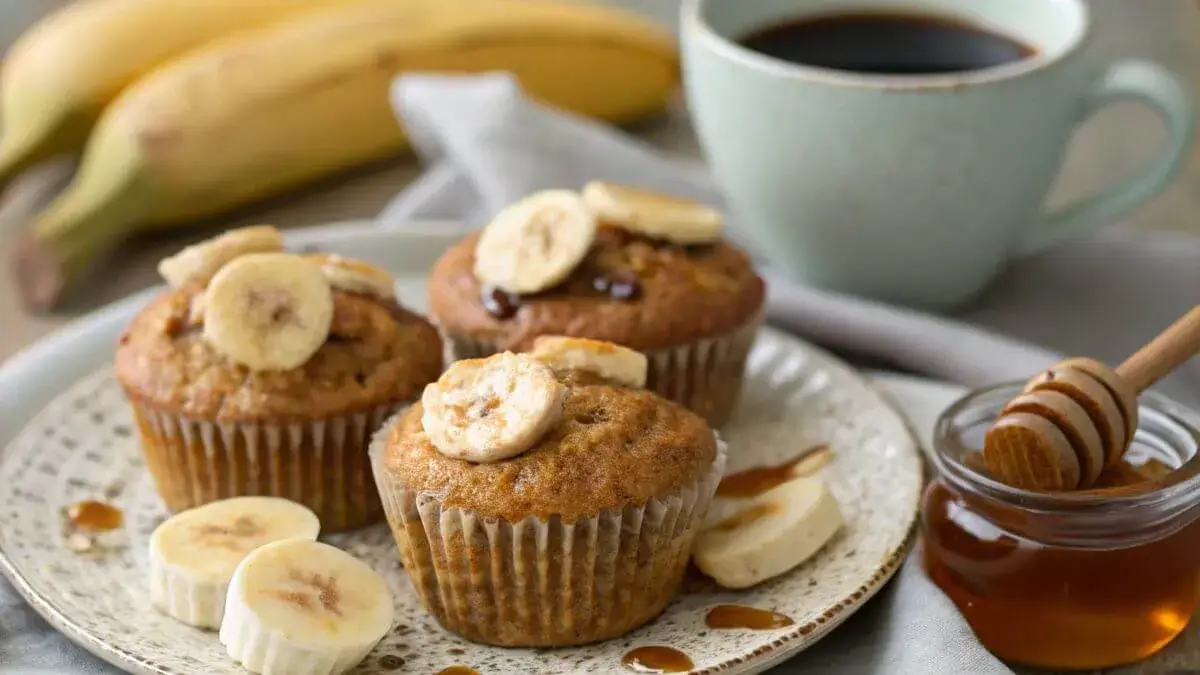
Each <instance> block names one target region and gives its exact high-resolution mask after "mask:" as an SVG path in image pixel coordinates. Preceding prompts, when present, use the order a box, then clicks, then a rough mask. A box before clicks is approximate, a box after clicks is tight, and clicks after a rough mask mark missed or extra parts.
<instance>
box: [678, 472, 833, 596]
mask: <svg viewBox="0 0 1200 675" xmlns="http://www.w3.org/2000/svg"><path fill="white" fill-rule="evenodd" d="M841 527H842V512H841V510H839V509H838V504H837V501H836V500H835V499H834V498H833V495H832V494H831V493H830V492H829V488H828V487H827V486H826V485H825V482H824V481H823V480H821V479H820V478H818V477H816V476H805V477H801V478H795V479H793V480H790V481H788V482H786V483H784V484H783V485H780V486H778V487H776V488H773V489H771V490H768V491H766V492H764V493H762V494H760V495H757V496H755V497H753V498H751V499H747V500H744V503H743V504H739V508H738V509H737V510H736V511H734V512H733V513H732V514H731V515H728V516H726V517H725V518H723V519H721V520H719V521H717V522H716V523H713V524H711V525H708V526H706V528H705V529H704V530H703V531H702V532H701V533H700V536H699V537H697V539H696V548H695V551H694V552H693V554H692V557H693V560H694V561H695V563H696V566H697V567H699V568H700V571H702V572H704V573H705V574H707V575H708V576H710V577H712V578H713V579H715V580H716V582H717V583H718V584H720V585H722V586H724V587H726V588H747V587H750V586H753V585H755V584H758V583H761V582H763V581H766V580H767V579H770V578H772V577H775V576H778V575H780V574H783V573H784V572H786V571H788V570H790V569H792V568H793V567H796V566H797V565H799V564H800V563H802V562H804V561H805V560H808V559H809V558H810V557H812V556H813V555H814V554H815V553H816V552H817V551H819V550H820V549H821V547H822V546H824V545H825V543H826V542H827V541H829V540H830V539H831V538H832V537H833V535H834V534H836V533H837V531H838V530H839V529H841Z"/></svg>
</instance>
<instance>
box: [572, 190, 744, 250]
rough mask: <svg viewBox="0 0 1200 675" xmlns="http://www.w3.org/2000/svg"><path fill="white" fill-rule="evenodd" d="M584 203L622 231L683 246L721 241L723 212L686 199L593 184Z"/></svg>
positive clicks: (584, 196) (584, 193)
mask: <svg viewBox="0 0 1200 675" xmlns="http://www.w3.org/2000/svg"><path fill="white" fill-rule="evenodd" d="M583 201H584V203H586V204H587V205H588V206H589V207H591V209H592V210H593V211H595V212H596V215H597V216H599V217H600V219H601V220H602V221H603V222H605V223H607V224H610V225H615V226H616V227H619V228H621V229H623V230H628V231H630V232H636V233H638V234H643V235H645V236H647V237H650V238H652V239H662V240H665V241H669V242H671V243H673V244H681V245H684V246H687V245H692V244H710V243H712V242H714V241H716V240H717V239H719V238H720V237H721V229H722V227H723V226H724V218H723V217H722V216H721V212H720V211H718V210H716V209H714V208H711V207H708V206H705V205H703V204H699V203H696V202H693V201H688V200H686V199H681V198H679V197H675V196H672V195H667V194H662V193H660V192H652V191H650V190H643V189H641V188H635V187H629V186H627V185H616V184H614V183H604V182H600V181H593V182H591V183H588V184H587V185H585V186H584V187H583Z"/></svg>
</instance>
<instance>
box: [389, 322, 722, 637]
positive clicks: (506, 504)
mask: <svg viewBox="0 0 1200 675" xmlns="http://www.w3.org/2000/svg"><path fill="white" fill-rule="evenodd" d="M645 377H646V360H645V357H644V356H643V355H641V354H639V353H638V352H635V351H633V350H629V349H625V348H623V347H618V346H616V345H611V344H597V343H594V342H591V341H586V340H577V339H574V338H561V337H553V338H545V339H543V341H542V342H539V344H538V345H537V347H536V348H535V350H534V351H533V352H531V353H521V354H516V353H512V352H503V353H500V354H494V355H492V356H489V357H486V358H482V359H468V360H463V361H459V362H457V363H454V364H453V365H451V366H450V368H449V369H447V371H446V372H445V374H443V375H442V377H441V379H439V380H438V381H437V382H436V383H434V384H431V385H429V386H428V387H426V389H425V393H424V395H423V396H422V400H421V402H420V403H418V404H416V405H414V406H412V407H411V408H409V409H408V410H406V411H404V412H402V413H400V414H399V415H397V417H396V418H395V419H394V420H393V421H392V422H390V423H389V424H388V425H387V426H386V427H385V428H384V429H383V430H382V431H380V432H379V434H378V435H377V436H376V438H375V441H374V443H373V445H372V448H371V460H372V465H373V467H374V469H375V481H376V484H377V485H378V487H379V490H380V493H381V494H382V496H383V504H384V509H385V511H386V512H387V516H388V522H389V524H390V525H391V528H392V533H393V535H394V536H395V539H396V544H397V546H398V548H399V550H400V559H401V561H402V563H403V564H404V568H405V570H406V571H407V572H408V575H409V577H410V579H411V580H412V583H413V586H414V587H415V589H416V591H417V594H418V596H419V597H420V598H421V602H422V604H424V606H425V608H426V609H427V610H429V612H430V613H431V614H432V615H433V616H434V617H435V618H436V619H437V620H438V622H439V623H441V625H442V626H443V627H445V628H446V629H448V630H451V631H453V632H455V633H458V634H459V635H462V636H463V637H466V638H467V639H470V640H474V641H477V642H483V643H487V644H494V645H502V646H543V647H550V646H566V645H577V644H584V643H588V642H595V641H599V640H605V639H608V638H612V637H615V636H618V635H621V634H623V633H626V632H628V631H631V630H633V629H635V628H637V627H638V626H641V625H642V624H644V623H646V622H647V621H650V620H651V619H653V618H654V617H656V616H657V615H658V614H659V613H661V612H662V611H663V609H664V608H665V607H666V606H667V603H669V602H670V601H671V599H672V598H673V597H674V595H675V593H676V592H677V590H678V589H679V586H680V583H681V581H682V579H683V575H684V571H685V569H686V567H687V564H688V557H689V555H690V553H691V550H692V544H693V541H694V539H695V537H696V533H697V531H698V530H699V528H700V525H701V523H702V521H703V518H704V515H705V512H706V511H707V509H708V505H709V503H710V501H711V500H712V496H713V493H714V492H715V490H716V487H717V482H718V481H719V479H720V476H721V473H722V471H723V469H724V465H725V447H724V444H723V443H722V442H720V441H719V440H718V439H717V437H716V435H715V434H714V433H713V431H712V430H711V429H710V428H709V426H708V425H707V424H706V423H705V421H704V419H703V418H701V417H700V416H699V415H696V414H695V413H693V412H691V411H689V410H688V409H687V408H685V407H683V406H682V405H679V404H678V403H674V402H672V401H668V400H666V399H664V398H662V397H660V396H658V395H657V394H654V393H653V392H650V391H648V390H646V389H644V388H642V386H641V385H642V384H643V383H644V382H645Z"/></svg>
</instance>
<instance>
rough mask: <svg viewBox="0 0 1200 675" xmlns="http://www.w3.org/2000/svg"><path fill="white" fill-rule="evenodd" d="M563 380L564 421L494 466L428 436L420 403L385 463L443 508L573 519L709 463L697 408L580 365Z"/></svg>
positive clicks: (635, 497) (710, 439) (687, 481)
mask: <svg viewBox="0 0 1200 675" xmlns="http://www.w3.org/2000/svg"><path fill="white" fill-rule="evenodd" d="M558 378H559V381H560V382H562V383H563V384H564V385H565V386H566V387H567V388H568V391H567V396H566V400H565V404H564V410H563V416H562V419H561V420H560V421H559V422H558V424H557V425H556V426H555V427H554V428H552V429H551V430H550V431H549V432H548V433H546V435H545V436H543V437H542V438H541V440H540V441H538V442H537V443H536V444H535V445H534V446H533V447H531V448H529V449H528V450H526V451H525V452H524V453H522V454H520V455H517V456H516V457H511V458H509V459H505V460H501V461H498V462H493V463H488V464H474V463H471V462H468V461H465V460H461V459H454V458H451V457H447V456H445V455H443V454H442V453H440V452H439V451H438V449H437V448H436V447H435V446H434V445H433V443H432V442H430V440H429V437H428V435H426V434H425V432H424V429H423V427H422V424H421V417H422V415H423V412H424V411H423V408H422V406H421V404H420V403H418V404H416V405H414V406H412V407H411V408H409V409H408V410H407V411H405V412H404V413H403V414H402V415H401V417H400V418H399V419H398V420H397V421H396V423H395V424H394V425H393V426H392V427H391V429H390V430H389V431H388V432H387V433H388V435H387V438H386V441H385V443H386V445H385V452H386V455H385V466H386V467H387V470H388V471H389V472H390V473H391V474H392V477H393V478H394V479H396V480H398V481H399V482H400V483H402V484H403V485H405V486H406V487H408V488H409V489H411V490H415V491H417V492H422V493H433V494H436V495H438V496H439V497H440V499H441V503H442V505H443V506H444V507H446V508H462V509H469V510H471V511H474V512H476V513H479V514H481V515H483V516H485V517H497V518H504V519H505V520H508V521H510V522H516V521H519V520H521V519H522V518H525V517H526V516H529V515H533V516H536V517H538V518H541V519H548V518H550V517H551V516H555V515H557V516H560V517H561V518H563V520H564V521H567V522H571V521H574V520H576V519H577V518H581V517H589V516H594V515H597V514H598V513H599V512H600V511H602V510H604V509H620V508H624V507H626V506H641V505H644V504H645V503H646V502H648V501H649V500H650V499H653V498H656V497H666V496H668V495H670V494H672V493H673V492H675V491H677V490H679V489H681V488H684V487H686V486H689V485H691V484H692V483H694V482H695V481H697V480H699V479H701V478H703V477H704V476H705V474H706V473H707V472H708V471H710V470H711V469H712V465H713V462H714V461H715V460H716V456H717V442H716V438H715V436H714V435H713V432H712V430H711V429H709V427H708V425H707V424H705V422H704V420H703V419H702V418H701V417H700V416H698V415H696V414H695V413H692V412H690V411H688V410H687V409H686V408H684V407H683V406H681V405H678V404H676V403H672V402H670V401H667V400H665V399H663V398H660V397H658V396H657V395H655V394H653V393H651V392H649V391H646V390H644V389H637V388H632V387H623V386H619V385H614V384H612V383H609V382H606V381H604V380H601V379H600V378H598V377H596V376H594V375H590V374H587V373H583V372H581V371H568V372H565V373H560V374H559V375H558Z"/></svg>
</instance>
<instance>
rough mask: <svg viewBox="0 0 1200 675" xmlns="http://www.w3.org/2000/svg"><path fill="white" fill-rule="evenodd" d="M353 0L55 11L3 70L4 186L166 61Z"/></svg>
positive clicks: (225, 1)
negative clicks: (240, 33) (223, 39)
mask: <svg viewBox="0 0 1200 675" xmlns="http://www.w3.org/2000/svg"><path fill="white" fill-rule="evenodd" d="M347 2H348V0H102V1H95V2H75V3H72V4H69V5H67V6H66V7H64V8H63V9H62V10H61V11H59V12H55V13H53V14H50V15H49V16H47V17H46V18H45V19H43V20H42V21H41V22H39V23H38V24H37V25H35V26H33V27H32V28H31V29H30V30H29V31H28V32H27V33H25V34H24V35H23V36H21V38H20V39H19V40H17V42H16V43H15V44H13V46H12V48H11V49H10V50H9V51H8V53H7V54H5V57H4V66H3V69H2V70H0V107H2V108H3V113H4V118H3V124H0V185H2V184H4V183H7V182H8V180H9V179H11V178H12V177H13V175H15V174H16V173H17V172H19V171H21V170H23V169H25V168H27V167H29V166H30V165H32V164H33V163H35V162H38V161H40V160H43V159H46V158H47V157H51V156H53V155H56V154H60V153H66V152H74V151H77V150H78V149H79V148H80V147H82V146H83V143H84V141H85V140H86V139H87V134H88V131H89V130H90V128H91V126H92V125H93V124H94V123H95V121H96V118H97V117H99V115H100V112H101V111H102V110H103V109H104V106H105V105H107V104H108V103H109V102H110V101H112V99H113V98H114V97H115V96H116V95H117V94H118V93H119V92H120V91H121V90H122V89H124V88H125V87H127V86H129V85H130V84H131V83H133V82H134V81H135V80H136V79H137V78H139V77H140V76H142V75H145V74H146V73H147V72H149V71H151V70H152V69H154V68H155V67H157V66H159V65H160V64H162V63H163V62H164V61H166V60H168V59H171V58H173V57H175V56H178V55H179V54H182V53H183V52H185V51H188V50H190V49H194V48H196V47H199V46H201V45H204V44H205V43H207V42H210V41H212V40H214V39H217V38H220V37H223V36H226V35H229V34H231V33H234V32H238V31H246V30H253V29H255V28H259V27H262V26H267V25H270V24H272V23H278V22H280V21H284V20H286V19H289V18H291V17H295V16H297V15H299V14H301V13H303V12H306V11H312V10H314V9H318V8H321V7H323V6H329V5H331V4H335V3H339V4H347Z"/></svg>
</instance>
